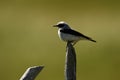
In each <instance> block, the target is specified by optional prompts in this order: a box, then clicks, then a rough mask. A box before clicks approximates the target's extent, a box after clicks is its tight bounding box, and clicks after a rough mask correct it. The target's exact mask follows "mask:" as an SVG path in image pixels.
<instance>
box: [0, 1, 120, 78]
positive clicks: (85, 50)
mask: <svg viewBox="0 0 120 80" xmlns="http://www.w3.org/2000/svg"><path fill="white" fill-rule="evenodd" d="M59 21H65V22H67V23H68V24H69V25H70V26H71V27H72V28H74V29H76V30H78V31H80V32H81V33H83V34H85V35H87V36H90V37H92V38H93V39H95V40H96V41H97V43H93V42H90V41H80V42H79V43H77V44H76V45H75V49H76V53H77V80H120V2H119V0H98V1H96V0H73V1H72V0H1V1H0V80H19V78H20V77H21V76H22V74H23V73H24V71H25V70H26V69H27V68H28V67H30V66H36V65H44V66H45V68H44V69H43V71H42V72H41V73H40V75H38V76H37V78H36V80H64V64H65V51H66V49H65V48H66V44H65V43H64V42H62V41H60V40H59V38H58V35H57V29H56V28H53V27H52V25H54V24H56V23H57V22H59Z"/></svg>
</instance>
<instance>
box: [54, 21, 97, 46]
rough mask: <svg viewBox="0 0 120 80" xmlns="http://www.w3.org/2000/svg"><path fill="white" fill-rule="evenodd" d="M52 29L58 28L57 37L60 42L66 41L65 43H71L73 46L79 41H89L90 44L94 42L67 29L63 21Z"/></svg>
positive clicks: (67, 26)
mask: <svg viewBox="0 0 120 80" xmlns="http://www.w3.org/2000/svg"><path fill="white" fill-rule="evenodd" d="M54 27H58V28H59V29H58V35H59V37H60V39H61V40H63V41H66V42H72V43H73V45H75V44H76V42H77V41H79V40H89V41H92V42H96V41H95V40H93V39H92V38H90V37H87V36H85V35H83V34H82V33H80V32H77V31H75V30H73V29H71V28H70V27H69V25H68V24H67V23H65V22H63V21H61V22H58V23H57V24H56V25H54Z"/></svg>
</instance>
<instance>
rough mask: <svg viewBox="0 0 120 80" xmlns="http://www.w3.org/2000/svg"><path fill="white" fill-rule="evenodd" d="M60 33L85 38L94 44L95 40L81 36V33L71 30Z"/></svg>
mask: <svg viewBox="0 0 120 80" xmlns="http://www.w3.org/2000/svg"><path fill="white" fill-rule="evenodd" d="M60 32H63V33H66V34H71V35H74V36H79V37H83V38H86V39H88V40H90V41H93V42H96V41H95V40H93V39H91V38H90V37H87V36H85V35H83V34H82V33H80V32H77V31H75V30H72V29H61V30H60Z"/></svg>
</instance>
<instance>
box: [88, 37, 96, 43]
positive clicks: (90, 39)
mask: <svg viewBox="0 0 120 80" xmlns="http://www.w3.org/2000/svg"><path fill="white" fill-rule="evenodd" d="M87 40H89V41H92V42H96V41H95V40H93V39H92V38H90V37H87Z"/></svg>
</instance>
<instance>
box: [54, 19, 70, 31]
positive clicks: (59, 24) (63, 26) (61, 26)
mask: <svg viewBox="0 0 120 80" xmlns="http://www.w3.org/2000/svg"><path fill="white" fill-rule="evenodd" d="M53 27H58V28H60V29H70V27H69V25H68V24H67V23H65V22H64V21H61V22H58V23H57V24H55V25H54V26H53Z"/></svg>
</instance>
